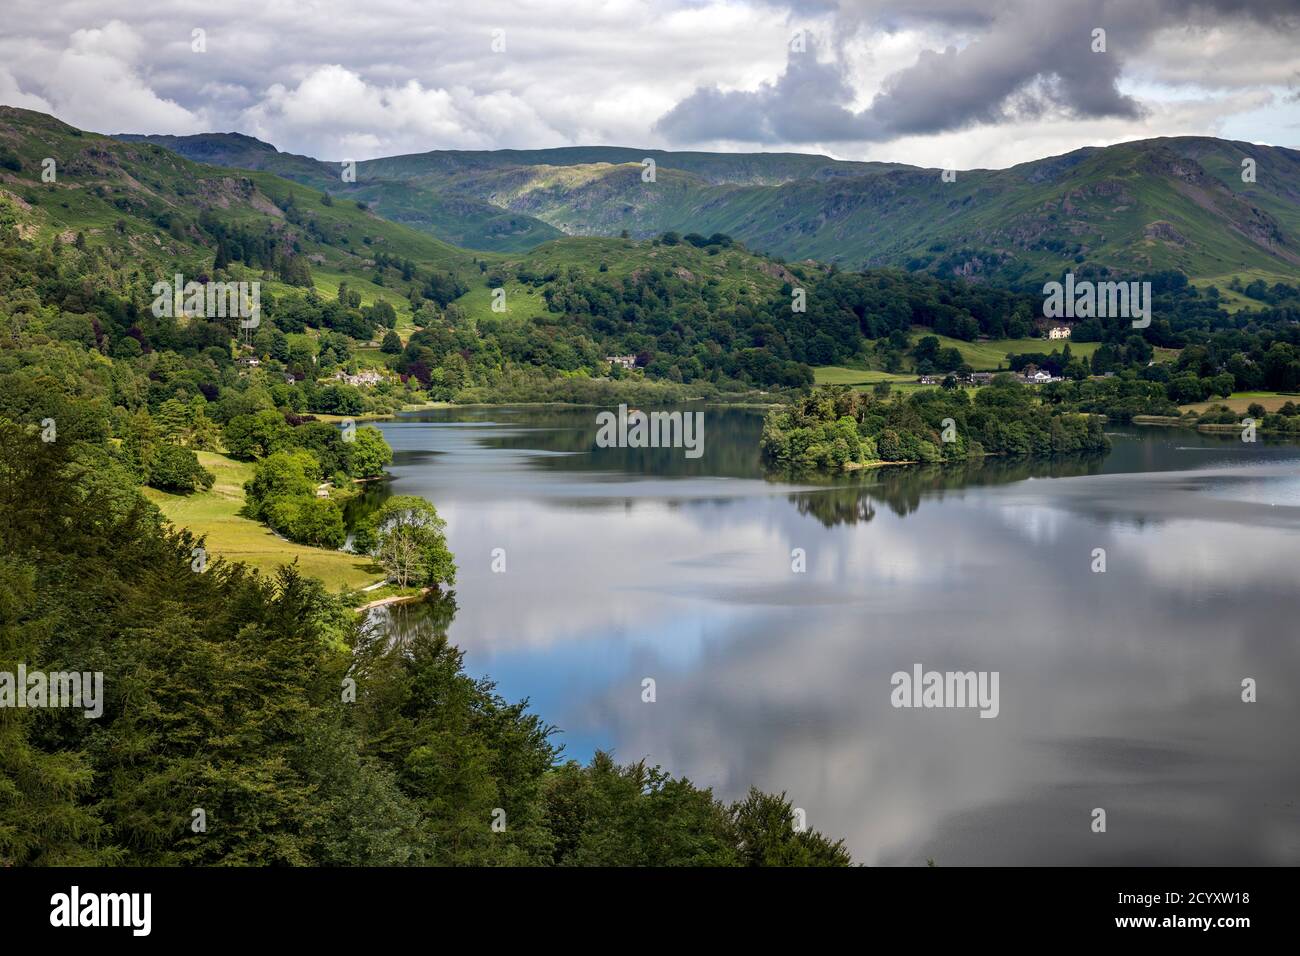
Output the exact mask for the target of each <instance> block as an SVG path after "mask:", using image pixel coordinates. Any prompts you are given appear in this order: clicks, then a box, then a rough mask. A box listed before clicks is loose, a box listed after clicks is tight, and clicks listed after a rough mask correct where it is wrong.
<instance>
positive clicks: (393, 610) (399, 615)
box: [361, 591, 457, 650]
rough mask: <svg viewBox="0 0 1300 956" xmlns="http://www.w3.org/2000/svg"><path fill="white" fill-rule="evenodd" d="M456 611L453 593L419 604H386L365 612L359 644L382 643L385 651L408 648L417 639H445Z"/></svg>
mask: <svg viewBox="0 0 1300 956" xmlns="http://www.w3.org/2000/svg"><path fill="white" fill-rule="evenodd" d="M456 611H457V605H456V592H455V591H433V592H430V593H429V594H427V595H426V596H425V597H424V598H422V599H421V600H418V601H408V602H405V603H402V604H385V605H382V606H380V607H372V608H371V609H370V610H369V611H367V612H366V618H365V621H364V622H363V623H362V625H361V640H362V643H363V644H369V643H371V642H373V641H375V640H376V639H384V640H385V642H386V647H385V650H390V649H393V648H396V647H403V648H405V647H409V646H410V645H411V644H413V643H414V642H416V640H417V639H427V638H441V637H446V635H447V631H448V629H449V628H450V627H451V622H452V619H453V618H455V616H456Z"/></svg>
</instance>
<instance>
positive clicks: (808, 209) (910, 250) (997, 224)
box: [151, 134, 1300, 286]
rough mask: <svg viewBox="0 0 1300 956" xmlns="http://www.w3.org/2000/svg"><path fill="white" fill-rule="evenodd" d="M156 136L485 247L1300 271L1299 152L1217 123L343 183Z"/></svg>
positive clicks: (514, 166)
mask: <svg viewBox="0 0 1300 956" xmlns="http://www.w3.org/2000/svg"><path fill="white" fill-rule="evenodd" d="M151 139H153V140H154V141H156V142H159V143H162V144H163V145H166V146H168V147H169V148H172V149H175V150H177V151H179V152H181V153H182V154H183V155H186V156H189V157H190V158H193V159H199V160H202V161H206V162H217V163H220V164H224V165H232V166H244V167H247V168H255V169H264V168H265V169H274V170H277V171H280V172H282V174H284V175H288V176H290V177H291V178H299V179H312V178H313V176H315V175H317V174H319V175H320V176H321V177H322V178H321V179H319V180H315V181H314V184H315V185H318V186H320V187H321V188H337V189H345V190H346V189H350V190H353V191H357V192H358V194H360V195H364V196H367V197H375V198H376V202H377V206H376V208H377V209H379V210H380V211H381V213H382V214H384V215H386V216H389V217H390V218H394V219H397V220H399V221H404V222H411V223H412V224H415V225H418V226H419V227H420V228H424V229H426V230H427V231H430V232H432V233H433V234H434V235H438V236H440V237H442V238H445V239H448V240H450V241H462V242H463V243H464V244H466V245H469V246H471V247H474V248H483V249H522V248H528V247H531V246H532V245H535V244H537V243H538V242H542V241H544V240H545V239H547V238H549V237H550V235H548V234H547V232H546V229H547V228H548V227H549V228H551V229H554V230H558V231H562V232H564V233H568V234H571V235H604V236H612V235H618V234H620V233H621V232H623V231H624V230H626V231H628V232H629V233H630V234H631V235H632V236H633V237H635V238H646V237H649V236H653V235H657V234H659V233H662V232H679V233H690V232H697V233H701V234H704V235H710V234H712V233H715V232H723V233H727V234H728V235H731V236H733V237H734V238H736V239H738V240H741V241H743V242H745V243H746V244H747V245H748V246H750V247H751V248H753V249H755V250H757V251H761V252H763V253H767V254H770V255H779V256H783V257H785V258H788V259H802V258H814V259H818V260H820V261H823V262H835V263H838V264H840V265H841V266H847V267H849V268H853V269H858V268H861V267H863V266H898V267H904V268H907V269H909V270H914V271H915V270H919V271H926V272H930V273H933V274H935V275H940V276H967V277H974V278H977V279H985V280H993V281H998V282H1001V283H1004V284H1005V283H1016V284H1021V285H1026V286H1029V285H1033V284H1034V283H1035V282H1037V283H1041V282H1042V281H1043V279H1045V278H1048V277H1054V276H1056V275H1058V274H1059V273H1060V272H1062V271H1065V270H1067V269H1072V268H1074V267H1076V266H1085V265H1086V266H1091V267H1093V268H1109V269H1111V270H1114V271H1116V272H1119V273H1124V274H1135V273H1149V272H1160V271H1166V270H1178V271H1181V272H1182V273H1184V274H1185V275H1187V276H1188V277H1189V278H1191V279H1196V280H1200V279H1208V280H1220V281H1221V282H1227V281H1229V279H1230V278H1231V277H1232V276H1236V275H1240V276H1247V275H1251V274H1255V275H1258V276H1260V277H1263V278H1265V279H1266V280H1279V279H1280V280H1286V279H1287V278H1288V277H1294V276H1295V275H1296V273H1297V271H1298V270H1300V186H1297V183H1300V154H1297V153H1296V152H1295V151H1294V150H1289V149H1283V148H1277V147H1269V146H1258V145H1254V144H1250V143H1241V142H1232V141H1228V140H1219V139H1213V138H1210V137H1179V138H1171V139H1153V140H1143V141H1140V142H1133V143H1123V144H1119V145H1116V146H1109V147H1104V148H1088V149H1081V150H1077V151H1075V152H1073V153H1069V154H1066V155H1063V156H1056V157H1051V158H1048V159H1042V160H1035V161H1032V162H1028V163H1023V164H1021V165H1018V166H1014V167H1011V168H1009V169H1004V170H987V169H973V170H960V171H954V173H955V175H952V176H950V177H947V178H945V177H942V176H941V175H940V173H941V170H937V169H919V168H916V167H911V166H905V165H902V164H896V163H854V162H841V161H836V160H831V159H828V158H826V157H822V156H811V155H798V154H765V153H757V154H755V153H749V154H724V153H692V152H667V151H662V150H636V149H627V148H615V147H573V148H565V149H552V150H499V151H495V152H457V151H434V152H430V153H422V154H416V155H411V156H396V157H388V158H383V159H375V160H369V161H366V162H363V163H361V164H359V167H358V176H357V183H356V184H355V185H354V186H350V187H345V186H343V185H341V184H339V183H337V182H336V180H337V168H336V167H327V166H326V165H325V164H317V163H315V161H314V160H308V159H306V158H305V157H294V156H287V155H285V154H280V153H277V152H275V151H274V149H273V148H272V147H269V146H268V145H267V144H264V143H258V142H257V141H255V140H253V141H250V140H248V139H247V137H237V136H234V135H233V134H232V135H230V136H227V137H221V136H195V137H152V138H151ZM253 144H255V145H253ZM646 159H650V160H653V161H654V162H655V164H656V169H655V177H654V181H653V182H647V181H645V178H644V177H643V165H642V163H643V161H644V160H646ZM1245 161H1249V163H1250V164H1252V165H1251V171H1250V175H1249V177H1246V176H1244V170H1243V162H1245ZM1248 180H1249V181H1248ZM402 190H406V191H405V192H403V191H402ZM447 202H460V203H471V204H482V205H486V206H490V207H492V208H495V209H497V210H501V211H509V212H511V213H514V214H516V215H517V216H519V217H520V219H519V220H518V221H516V222H514V223H513V224H511V226H509V227H505V228H506V231H505V232H504V233H503V232H501V228H502V227H500V226H499V225H498V226H489V225H483V226H478V225H473V226H471V225H464V226H461V227H457V226H454V225H453V224H452V223H449V222H446V221H444V219H445V217H444V214H443V211H442V209H443V207H442V205H441V204H442V203H447ZM481 213H482V210H481V208H480V207H479V206H472V207H467V208H463V209H461V210H460V211H459V212H458V213H457V215H458V216H459V217H460V218H462V219H463V220H464V221H465V222H466V223H470V222H475V223H477V222H478V221H479V219H480V218H481ZM488 219H490V217H488ZM456 229H459V233H454V230H456ZM493 229H497V234H495V235H492V236H490V237H488V238H485V237H484V236H483V235H478V234H479V233H491V232H492V230H493ZM507 235H508V237H509V238H507ZM1245 281H1250V279H1249V278H1246V279H1245Z"/></svg>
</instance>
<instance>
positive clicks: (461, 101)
mask: <svg viewBox="0 0 1300 956" xmlns="http://www.w3.org/2000/svg"><path fill="white" fill-rule="evenodd" d="M4 2H5V7H6V13H5V16H4V17H3V19H2V20H0V104H6V105H11V106H20V107H25V108H28V109H34V110H40V111H42V112H47V113H52V114H53V115H55V116H57V117H58V118H60V119H62V120H64V121H65V122H67V123H71V124H72V125H74V126H78V127H81V128H83V129H89V130H93V131H96V132H101V133H174V134H185V133H200V132H231V131H237V132H242V133H246V134H248V135H250V136H256V137H257V138H259V139H262V140H265V141H267V142H270V143H273V144H275V145H276V146H277V147H279V148H280V149H282V150H286V151H289V152H295V153H305V154H307V155H310V156H315V157H317V158H321V159H328V160H342V159H369V158H374V157H377V156H390V155H397V154H402V153H414V152H422V151H425V150H430V149H499V148H529V149H537V148H543V147H551V146H573V145H617V146H633V147H653V148H663V149H700V150H723V151H759V150H761V151H791V152H805V153H822V154H825V155H829V156H834V157H836V158H841V159H866V160H881V161H893V162H903V163H911V164H915V165H920V166H928V167H942V168H953V169H971V168H981V167H982V168H1003V167H1006V166H1011V165H1014V164H1015V163H1018V162H1025V161H1028V160H1031V159H1037V158H1041V157H1043V156H1051V155H1058V154H1060V153H1064V152H1068V151H1070V150H1072V149H1076V148H1078V147H1080V146H1103V145H1109V144H1112V143H1117V142H1124V141H1128V140H1134V139H1144V138H1148V137H1152V136H1176V135H1209V136H1221V137H1225V138H1230V139H1239V140H1247V141H1251V142H1257V143H1266V144H1270V145H1277V146H1290V147H1300V0H971V2H958V0H513V2H504V0H473V2H465V0H455V2H447V0H432V2H430V0H364V2H360V0H225V2H223V3H221V4H212V3H210V2H194V0H171V2H154V0H132V2H131V3H129V4H128V3H122V2H121V0H56V2H54V3H50V2H49V0H4ZM1099 31H1102V32H1099Z"/></svg>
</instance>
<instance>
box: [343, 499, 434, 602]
mask: <svg viewBox="0 0 1300 956" xmlns="http://www.w3.org/2000/svg"><path fill="white" fill-rule="evenodd" d="M446 526H447V523H446V522H445V521H443V520H442V519H441V518H440V517H438V512H437V510H436V509H435V508H434V507H433V505H431V504H429V502H427V501H425V500H424V499H423V498H418V497H415V496H414V495H396V496H394V497H392V498H389V499H388V500H387V501H385V502H384V503H383V505H382V506H381V507H380V508H379V510H378V511H377V512H375V514H374V515H373V516H372V517H371V520H370V521H369V522H368V528H367V531H368V533H366V534H362V535H360V536H359V537H360V538H361V541H362V542H363V543H364V544H369V545H370V547H371V554H373V555H374V557H375V559H376V560H377V561H378V562H379V563H380V565H381V566H382V567H383V569H384V572H385V573H386V574H387V575H388V579H389V580H390V581H393V582H395V583H396V584H397V585H398V586H399V587H408V586H410V585H412V584H417V585H420V586H424V587H436V586H439V585H442V584H454V583H455V582H456V562H455V560H454V559H453V558H452V555H451V551H449V550H448V549H447V539H446V536H445V535H444V534H443V529H444V528H446Z"/></svg>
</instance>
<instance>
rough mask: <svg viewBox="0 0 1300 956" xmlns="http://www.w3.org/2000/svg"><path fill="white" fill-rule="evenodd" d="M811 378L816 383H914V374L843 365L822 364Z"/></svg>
mask: <svg viewBox="0 0 1300 956" xmlns="http://www.w3.org/2000/svg"><path fill="white" fill-rule="evenodd" d="M813 380H814V381H815V382H816V383H817V384H818V385H875V384H876V383H877V382H889V383H891V384H894V385H909V384H916V374H915V373H913V372H880V371H876V370H874V369H860V368H847V367H845V366H843V365H822V366H819V367H817V368H814V369H813Z"/></svg>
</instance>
